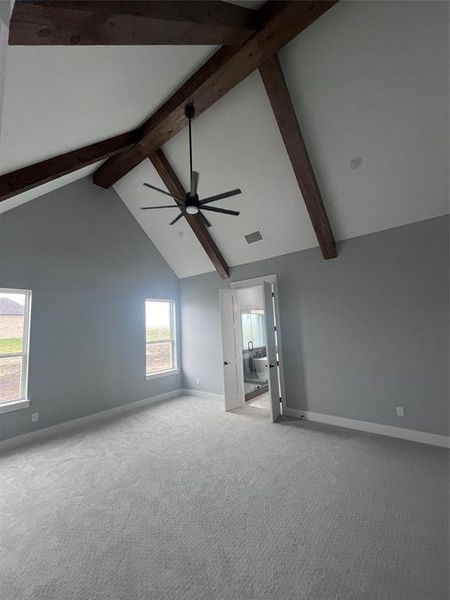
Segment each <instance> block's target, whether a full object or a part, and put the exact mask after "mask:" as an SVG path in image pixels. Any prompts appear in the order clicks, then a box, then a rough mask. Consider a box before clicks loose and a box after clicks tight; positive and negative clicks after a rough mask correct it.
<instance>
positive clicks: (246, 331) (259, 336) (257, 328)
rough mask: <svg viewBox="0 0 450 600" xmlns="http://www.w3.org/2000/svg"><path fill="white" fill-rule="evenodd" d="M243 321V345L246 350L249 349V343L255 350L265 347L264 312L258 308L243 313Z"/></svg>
mask: <svg viewBox="0 0 450 600" xmlns="http://www.w3.org/2000/svg"><path fill="white" fill-rule="evenodd" d="M241 319H242V343H243V347H244V349H245V350H246V349H247V347H248V343H249V342H251V343H252V344H253V348H261V347H263V346H265V345H266V342H265V322H264V310H262V309H259V308H256V309H252V310H250V311H249V312H242V313H241Z"/></svg>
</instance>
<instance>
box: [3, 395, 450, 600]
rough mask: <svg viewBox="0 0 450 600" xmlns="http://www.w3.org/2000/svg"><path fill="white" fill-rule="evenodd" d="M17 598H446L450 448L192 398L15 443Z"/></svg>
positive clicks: (8, 545)
mask: <svg viewBox="0 0 450 600" xmlns="http://www.w3.org/2000/svg"><path fill="white" fill-rule="evenodd" d="M0 476H1V492H0V496H1V531H0V545H1V556H0V598H1V599H2V600H13V599H14V600H29V599H33V600H53V599H55V600H144V599H145V600H203V599H205V600H206V599H207V600H213V599H219V600H225V599H226V600H231V599H233V600H244V599H245V600H247V599H255V600H275V599H276V600H303V599H305V600H306V599H307V600H447V599H448V453H447V451H446V450H443V449H439V448H433V447H429V446H424V445H420V444H414V443H411V442H404V441H400V440H391V439H389V438H383V437H377V436H372V435H369V434H363V433H357V432H353V431H349V430H340V429H335V428H331V427H326V426H318V425H314V424H307V423H303V422H298V421H293V420H289V421H287V420H286V421H285V422H283V423H279V424H272V423H270V422H269V419H268V418H267V417H262V416H257V415H256V416H251V415H249V414H226V413H224V412H223V410H222V406H221V404H219V403H218V402H214V401H208V400H201V399H197V398H186V397H185V398H177V399H174V400H171V401H168V402H165V403H161V404H158V405H154V406H152V407H149V408H147V409H145V410H141V411H136V412H133V413H129V414H127V415H125V416H121V417H115V418H114V419H110V420H109V421H107V422H105V423H104V424H102V425H99V424H96V425H92V426H91V427H89V428H87V429H84V430H80V431H77V432H74V433H71V434H69V433H66V434H64V435H61V436H59V437H58V438H55V439H52V440H50V441H45V442H43V441H41V442H39V443H34V444H33V445H30V446H29V447H27V448H26V449H23V448H22V449H21V450H14V451H10V452H9V453H7V454H5V455H4V456H3V458H2V460H1V461H0Z"/></svg>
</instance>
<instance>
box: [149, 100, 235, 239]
mask: <svg viewBox="0 0 450 600" xmlns="http://www.w3.org/2000/svg"><path fill="white" fill-rule="evenodd" d="M184 114H185V115H186V117H187V119H188V120H189V164H190V171H191V189H190V191H189V192H188V193H187V194H186V197H185V198H182V197H181V196H175V195H173V194H170V193H169V192H166V191H165V190H161V189H160V188H157V187H155V186H154V185H150V184H149V183H144V184H143V185H145V186H146V187H149V188H151V189H152V190H156V191H157V192H161V194H164V195H166V196H170V197H171V198H174V199H175V200H176V201H177V203H178V204H165V205H164V206H143V207H141V210H155V209H159V208H179V209H180V214H179V215H178V216H177V217H175V219H174V220H173V221H171V222H170V225H174V224H175V223H176V222H177V221H178V220H179V219H181V218H182V217H184V216H186V214H189V215H197V214H198V215H199V216H200V218H201V220H202V221H203V223H204V224H205V225H206V226H207V227H211V223H210V222H209V221H208V219H207V218H206V217H205V215H204V214H203V212H201V211H204V210H207V211H208V210H209V211H211V212H215V213H221V214H224V215H233V216H235V217H237V216H238V215H239V214H240V213H239V212H238V211H236V210H228V209H226V208H217V207H215V206H206V205H207V204H208V205H209V204H211V202H217V200H222V199H224V198H229V197H230V196H236V195H237V194H242V192H241V190H240V189H235V190H230V191H229V192H223V193H222V194H216V195H215V196H208V198H203V200H200V198H199V196H198V194H197V189H198V180H199V173H197V171H193V169H192V127H191V121H192V119H193V117H194V114H195V110H194V106H193V105H192V104H188V105H187V106H186V107H185V109H184ZM180 203H181V205H180Z"/></svg>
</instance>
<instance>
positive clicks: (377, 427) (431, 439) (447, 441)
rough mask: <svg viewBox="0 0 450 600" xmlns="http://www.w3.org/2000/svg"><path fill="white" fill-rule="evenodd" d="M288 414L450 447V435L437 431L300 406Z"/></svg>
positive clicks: (287, 412) (289, 409) (287, 411)
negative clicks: (341, 415)
mask: <svg viewBox="0 0 450 600" xmlns="http://www.w3.org/2000/svg"><path fill="white" fill-rule="evenodd" d="M285 414H286V416H288V417H295V418H297V419H305V420H307V421H315V422H317V423H326V424H327V425H336V426H337V427H345V428H347V429H357V430H358V431H366V432H368V433H376V434H378V435H387V436H389V437H393V438H399V439H401V440H409V441H411V442H419V443H421V444H430V445H432V446H440V447H442V448H450V437H449V436H446V435H439V434H437V433H428V432H427V431H417V430H415V429H406V428H405V427H393V426H391V425H381V424H380V423H371V422H369V421H359V420H358V419H346V418H344V417H334V416H332V415H324V414H322V413H316V412H311V411H309V410H300V409H298V408H288V409H287V410H286V411H285Z"/></svg>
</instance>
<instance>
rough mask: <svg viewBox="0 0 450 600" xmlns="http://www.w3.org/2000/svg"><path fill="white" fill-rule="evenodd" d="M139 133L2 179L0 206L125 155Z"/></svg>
mask: <svg viewBox="0 0 450 600" xmlns="http://www.w3.org/2000/svg"><path fill="white" fill-rule="evenodd" d="M136 139H137V137H136V132H135V131H130V132H128V133H122V134H121V135H116V136H114V137H112V138H109V139H107V140H104V141H102V142H97V143H95V144H91V145H90V146H84V147H83V148H78V150H73V151H71V152H66V153H65V154H60V155H59V156H56V157H54V158H49V159H47V160H43V161H41V162H38V163H34V164H33V165H29V166H27V167H23V168H22V169H17V171H12V172H11V173H6V174H5V175H0V202H1V201H2V200H6V199H7V198H11V197H12V196H15V195H16V194H20V193H21V192H25V191H26V190H30V189H32V188H34V187H37V186H38V185H42V184H43V183H47V182H48V181H52V180H53V179H57V178H58V177H62V176H63V175H67V173H71V172H72V171H76V170H77V169H82V168H83V167H87V166H88V165H91V164H92V163H95V162H97V161H99V160H102V159H104V158H107V157H109V156H112V155H113V154H115V153H117V152H123V151H124V150H126V149H127V148H130V147H131V146H132V145H133V144H134V143H135V142H136Z"/></svg>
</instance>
